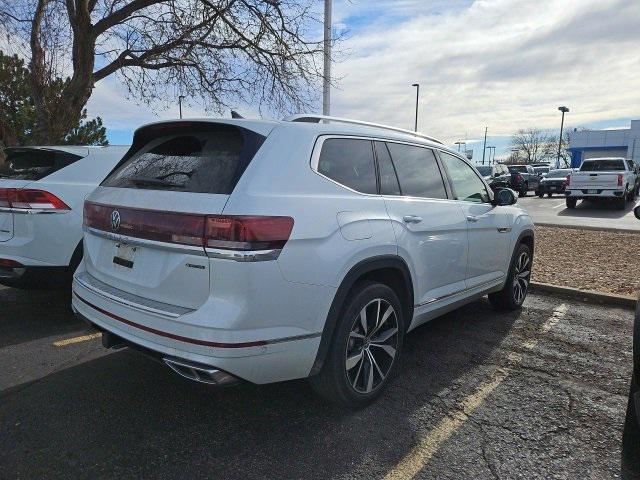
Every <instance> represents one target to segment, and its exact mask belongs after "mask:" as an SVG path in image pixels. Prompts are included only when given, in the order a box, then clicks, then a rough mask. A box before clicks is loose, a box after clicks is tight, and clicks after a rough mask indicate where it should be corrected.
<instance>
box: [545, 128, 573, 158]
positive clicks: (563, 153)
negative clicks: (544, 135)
mask: <svg viewBox="0 0 640 480" xmlns="http://www.w3.org/2000/svg"><path fill="white" fill-rule="evenodd" d="M549 142H550V146H553V147H554V152H553V155H551V159H552V160H553V161H556V160H557V158H558V137H557V136H552V137H550V140H549ZM570 143H571V129H570V128H568V129H567V130H565V131H564V132H563V133H562V145H561V146H560V168H570V167H571V155H570V154H569V152H568V151H567V147H569V144H570Z"/></svg>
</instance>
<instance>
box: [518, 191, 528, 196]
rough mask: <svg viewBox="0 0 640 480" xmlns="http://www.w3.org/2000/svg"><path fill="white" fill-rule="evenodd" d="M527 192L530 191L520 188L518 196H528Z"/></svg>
mask: <svg viewBox="0 0 640 480" xmlns="http://www.w3.org/2000/svg"><path fill="white" fill-rule="evenodd" d="M527 193H528V192H527V190H520V191H519V192H518V196H519V197H526V196H527Z"/></svg>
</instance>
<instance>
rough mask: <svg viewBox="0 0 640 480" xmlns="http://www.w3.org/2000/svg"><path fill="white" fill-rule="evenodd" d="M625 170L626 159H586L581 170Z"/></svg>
mask: <svg viewBox="0 0 640 480" xmlns="http://www.w3.org/2000/svg"><path fill="white" fill-rule="evenodd" d="M611 170H613V171H619V170H624V160H622V159H619V160H618V159H611V160H585V161H584V162H583V164H582V166H581V167H580V171H581V172H606V171H611Z"/></svg>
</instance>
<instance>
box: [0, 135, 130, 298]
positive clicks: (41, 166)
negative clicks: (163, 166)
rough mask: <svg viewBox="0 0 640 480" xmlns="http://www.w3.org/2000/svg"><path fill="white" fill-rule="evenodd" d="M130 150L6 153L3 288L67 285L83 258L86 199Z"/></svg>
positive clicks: (1, 210)
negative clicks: (83, 218) (83, 207)
mask: <svg viewBox="0 0 640 480" xmlns="http://www.w3.org/2000/svg"><path fill="white" fill-rule="evenodd" d="M127 149H128V147H123V146H107V147H73V146H71V147H67V146H55V147H17V148H6V149H5V154H6V157H7V158H6V161H5V162H4V164H0V283H1V284H4V285H7V286H11V287H20V288H31V287H38V286H53V287H55V286H64V285H66V286H68V285H69V283H70V282H71V275H72V274H73V271H74V270H75V269H76V267H77V266H78V263H80V259H81V258H82V206H83V205H84V199H85V197H86V196H87V195H88V194H89V193H90V192H91V191H92V190H93V189H94V188H96V186H97V185H98V184H99V183H100V182H101V181H102V180H104V178H105V177H106V176H107V174H108V173H109V172H110V171H111V170H113V167H114V166H115V165H116V163H118V160H120V159H121V158H122V156H123V155H124V154H125V153H126V152H127Z"/></svg>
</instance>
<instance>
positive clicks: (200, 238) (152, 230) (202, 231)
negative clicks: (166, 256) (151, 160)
mask: <svg viewBox="0 0 640 480" xmlns="http://www.w3.org/2000/svg"><path fill="white" fill-rule="evenodd" d="M84 225H85V226H86V227H89V228H95V229H98V230H103V231H107V232H113V233H116V234H120V235H127V236H129V237H135V238H143V239H147V240H155V241H159V242H168V243H176V244H182V245H193V246H199V247H211V248H219V249H225V250H245V251H255V250H275V249H281V248H282V247H284V245H285V243H287V240H289V236H290V235H291V230H292V229H293V218H291V217H272V216H242V215H193V214H187V213H174V212H158V211H156V210H142V209H135V208H125V207H117V206H109V205H100V204H95V203H91V202H85V204H84Z"/></svg>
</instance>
